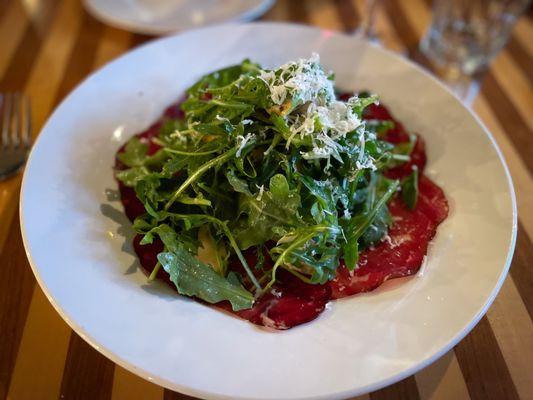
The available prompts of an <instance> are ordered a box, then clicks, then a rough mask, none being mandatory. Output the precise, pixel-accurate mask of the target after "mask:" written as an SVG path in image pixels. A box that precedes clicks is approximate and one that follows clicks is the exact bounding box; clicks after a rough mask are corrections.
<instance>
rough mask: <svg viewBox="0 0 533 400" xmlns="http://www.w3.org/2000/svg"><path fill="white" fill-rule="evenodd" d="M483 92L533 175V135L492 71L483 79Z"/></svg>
mask: <svg viewBox="0 0 533 400" xmlns="http://www.w3.org/2000/svg"><path fill="white" fill-rule="evenodd" d="M481 92H482V93H483V96H484V97H485V99H486V100H487V102H488V104H489V106H490V109H491V110H492V112H493V113H494V115H495V116H496V118H497V119H498V120H499V121H500V124H501V125H502V126H503V127H504V129H505V133H506V134H507V136H508V137H509V139H511V141H512V142H513V145H514V148H515V149H516V151H517V152H518V154H519V155H520V157H521V158H522V161H524V164H525V165H526V167H527V168H528V170H529V172H530V173H533V134H532V132H531V130H530V129H529V128H528V126H527V124H526V122H525V121H524V120H523V118H522V115H521V114H520V113H519V112H518V111H517V110H516V108H515V107H514V105H513V103H512V102H511V100H509V97H508V96H507V94H506V93H505V91H504V90H503V89H502V87H501V86H500V84H499V83H498V81H497V80H496V78H495V77H494V75H493V74H492V72H490V71H489V72H488V73H487V74H486V75H485V78H484V79H483V82H482V87H481Z"/></svg>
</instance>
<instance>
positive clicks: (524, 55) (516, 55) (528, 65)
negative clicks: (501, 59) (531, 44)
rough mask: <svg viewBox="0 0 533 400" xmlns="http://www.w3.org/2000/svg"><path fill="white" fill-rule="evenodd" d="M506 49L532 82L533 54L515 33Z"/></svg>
mask: <svg viewBox="0 0 533 400" xmlns="http://www.w3.org/2000/svg"><path fill="white" fill-rule="evenodd" d="M506 49H507V50H508V51H509V54H510V55H511V57H512V58H513V60H514V61H515V63H516V65H518V66H519V67H520V69H521V70H522V72H523V73H524V75H525V76H526V77H527V79H528V81H529V83H530V84H531V83H532V82H533V55H532V54H529V53H528V52H527V50H526V49H525V48H524V46H522V44H521V43H520V42H519V41H518V39H516V37H515V36H514V35H511V38H510V39H509V43H507V46H506Z"/></svg>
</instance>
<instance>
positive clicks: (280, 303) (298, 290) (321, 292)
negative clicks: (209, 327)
mask: <svg viewBox="0 0 533 400" xmlns="http://www.w3.org/2000/svg"><path fill="white" fill-rule="evenodd" d="M278 278H279V281H278V282H277V283H276V284H275V285H274V286H273V287H272V290H271V291H270V292H269V293H267V294H265V295H263V296H262V297H261V298H260V299H258V300H257V301H256V302H255V304H254V306H253V307H252V308H250V309H248V310H242V311H237V312H236V313H235V314H236V315H238V316H239V317H241V318H244V319H247V320H248V321H250V322H252V323H254V324H256V325H262V326H266V327H268V328H274V329H289V328H292V327H293V326H296V325H301V324H303V323H306V322H309V321H312V320H313V319H315V318H316V317H318V316H319V315H320V314H321V313H322V311H324V308H325V307H326V304H327V303H328V301H329V300H330V299H331V287H330V285H329V284H325V285H309V284H307V283H304V282H302V281H301V280H300V279H298V278H296V277H295V276H293V275H292V274H290V273H289V272H286V271H283V270H281V271H279V274H278ZM219 306H220V307H222V308H224V309H225V310H227V311H230V312H232V311H231V307H230V306H229V304H228V303H227V302H224V303H223V304H220V305H219Z"/></svg>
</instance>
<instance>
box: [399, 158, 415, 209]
mask: <svg viewBox="0 0 533 400" xmlns="http://www.w3.org/2000/svg"><path fill="white" fill-rule="evenodd" d="M402 199H403V201H404V203H405V205H406V206H407V207H408V208H409V209H411V210H414V209H415V208H416V203H417V201H418V169H416V168H415V169H413V172H412V173H411V174H410V175H409V176H407V177H406V178H404V179H403V181H402Z"/></svg>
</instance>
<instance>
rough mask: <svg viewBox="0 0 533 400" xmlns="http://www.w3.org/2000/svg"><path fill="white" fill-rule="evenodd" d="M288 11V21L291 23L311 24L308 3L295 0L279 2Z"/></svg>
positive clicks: (279, 0) (281, 0)
mask: <svg viewBox="0 0 533 400" xmlns="http://www.w3.org/2000/svg"><path fill="white" fill-rule="evenodd" d="M278 2H279V3H283V4H282V5H283V6H284V7H285V8H286V9H287V10H288V19H289V20H290V21H291V22H297V23H300V24H309V11H308V9H307V2H305V1H294V0H278Z"/></svg>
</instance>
